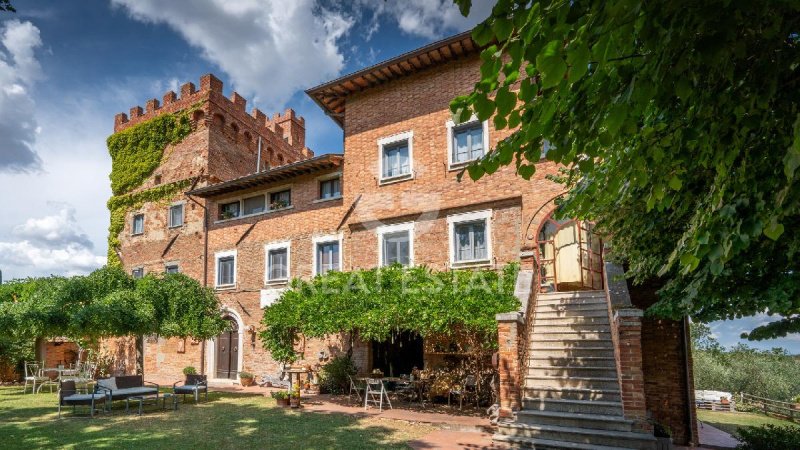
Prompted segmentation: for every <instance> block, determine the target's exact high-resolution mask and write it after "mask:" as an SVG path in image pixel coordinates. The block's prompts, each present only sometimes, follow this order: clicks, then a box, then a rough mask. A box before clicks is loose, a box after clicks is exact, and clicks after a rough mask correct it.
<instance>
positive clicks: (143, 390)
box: [111, 386, 158, 399]
mask: <svg viewBox="0 0 800 450" xmlns="http://www.w3.org/2000/svg"><path fill="white" fill-rule="evenodd" d="M157 393H158V389H156V388H155V387H144V386H140V387H130V388H125V389H117V390H116V391H111V397H112V398H114V399H120V398H128V397H133V396H136V395H155V394H157Z"/></svg>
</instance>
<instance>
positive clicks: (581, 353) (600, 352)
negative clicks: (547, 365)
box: [528, 345, 616, 365]
mask: <svg viewBox="0 0 800 450" xmlns="http://www.w3.org/2000/svg"><path fill="white" fill-rule="evenodd" d="M528 358H548V359H551V358H556V359H562V358H567V359H572V358H577V359H580V358H604V359H605V358H611V359H613V358H614V348H613V347H608V346H606V345H603V346H585V347H570V348H566V347H564V346H563V345H562V346H556V347H544V346H538V345H531V346H530V347H528ZM615 365H616V363H615Z"/></svg>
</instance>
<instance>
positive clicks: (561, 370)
mask: <svg viewBox="0 0 800 450" xmlns="http://www.w3.org/2000/svg"><path fill="white" fill-rule="evenodd" d="M528 376H529V377H578V378H593V377H594V378H596V377H599V378H617V368H616V367H591V366H587V367H575V366H544V365H542V366H539V365H532V366H529V367H528Z"/></svg>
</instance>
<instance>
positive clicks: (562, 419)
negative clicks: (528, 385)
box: [517, 410, 633, 431]
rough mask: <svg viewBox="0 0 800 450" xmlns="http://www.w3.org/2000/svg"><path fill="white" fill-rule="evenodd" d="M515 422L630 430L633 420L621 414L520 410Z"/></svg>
mask: <svg viewBox="0 0 800 450" xmlns="http://www.w3.org/2000/svg"><path fill="white" fill-rule="evenodd" d="M517 423H528V424H532V425H558V426H562V427H577V428H591V429H593V430H608V431H631V426H632V424H633V421H632V420H626V419H625V418H624V417H622V416H607V415H603V414H586V413H570V412H557V411H531V410H522V411H518V412H517Z"/></svg>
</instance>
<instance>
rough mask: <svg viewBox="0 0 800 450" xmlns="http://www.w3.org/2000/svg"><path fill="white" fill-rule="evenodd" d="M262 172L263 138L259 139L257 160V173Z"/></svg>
mask: <svg viewBox="0 0 800 450" xmlns="http://www.w3.org/2000/svg"><path fill="white" fill-rule="evenodd" d="M259 172H261V136H259V137H258V157H257V158H256V173H259Z"/></svg>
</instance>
